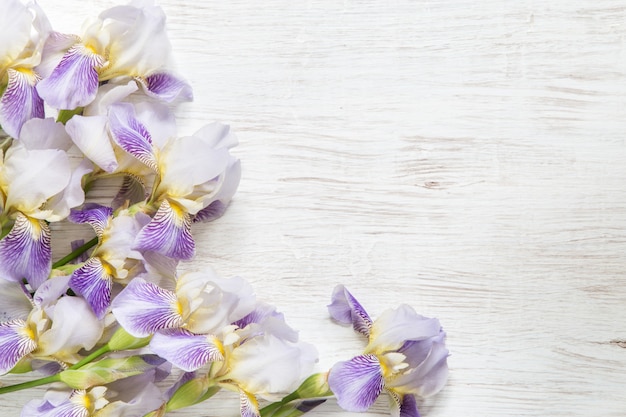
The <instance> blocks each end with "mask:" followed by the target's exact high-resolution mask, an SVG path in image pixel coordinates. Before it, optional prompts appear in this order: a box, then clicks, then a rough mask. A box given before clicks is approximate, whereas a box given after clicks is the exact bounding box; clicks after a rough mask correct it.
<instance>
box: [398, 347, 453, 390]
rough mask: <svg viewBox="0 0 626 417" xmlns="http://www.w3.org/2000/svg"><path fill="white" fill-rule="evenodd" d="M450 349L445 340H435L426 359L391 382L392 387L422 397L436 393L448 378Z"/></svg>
mask: <svg viewBox="0 0 626 417" xmlns="http://www.w3.org/2000/svg"><path fill="white" fill-rule="evenodd" d="M447 358H448V349H446V347H445V345H444V343H443V342H434V343H433V344H432V347H431V349H430V352H429V354H428V356H427V357H426V359H424V361H423V362H422V363H420V364H419V366H417V368H415V369H411V370H410V371H407V372H406V373H404V374H402V375H400V376H398V377H397V378H394V379H393V380H392V381H390V382H389V386H390V387H395V388H396V389H398V390H399V391H403V392H409V393H412V394H415V395H418V396H420V397H422V398H425V397H430V396H432V395H435V394H436V393H438V392H439V391H441V389H442V388H443V387H444V386H445V384H446V382H447V380H448V361H447Z"/></svg>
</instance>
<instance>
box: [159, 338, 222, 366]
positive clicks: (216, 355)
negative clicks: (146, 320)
mask: <svg viewBox="0 0 626 417" xmlns="http://www.w3.org/2000/svg"><path fill="white" fill-rule="evenodd" d="M220 344H221V343H220V342H219V341H217V339H215V338H213V337H212V336H207V335H197V334H194V333H191V332H190V331H187V330H184V329H170V330H162V331H159V332H157V333H155V334H154V336H153V337H152V340H151V341H150V349H152V351H153V352H154V353H156V354H157V355H159V356H160V357H162V358H163V359H167V360H168V361H169V362H171V363H172V364H173V365H174V366H176V367H178V368H180V369H182V370H183V371H186V372H191V371H195V370H196V369H199V368H201V367H203V366H204V365H206V364H207V363H209V362H214V361H222V360H224V356H223V354H222V352H221V351H220Z"/></svg>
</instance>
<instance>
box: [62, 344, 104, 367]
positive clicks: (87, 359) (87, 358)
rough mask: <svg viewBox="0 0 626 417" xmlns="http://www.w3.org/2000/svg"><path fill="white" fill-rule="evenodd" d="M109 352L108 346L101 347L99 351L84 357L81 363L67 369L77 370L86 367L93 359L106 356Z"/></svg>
mask: <svg viewBox="0 0 626 417" xmlns="http://www.w3.org/2000/svg"><path fill="white" fill-rule="evenodd" d="M110 351H111V348H110V347H109V345H108V344H106V345H104V346H102V347H101V348H100V349H98V350H96V351H94V352H92V353H91V354H90V355H88V356H85V357H84V358H83V359H82V360H81V361H79V362H77V363H75V364H74V365H72V366H70V367H69V369H79V368H81V367H82V366H84V365H87V364H88V363H90V362H92V361H93V360H94V359H98V358H99V357H100V356H102V355H106V354H107V353H109V352H110Z"/></svg>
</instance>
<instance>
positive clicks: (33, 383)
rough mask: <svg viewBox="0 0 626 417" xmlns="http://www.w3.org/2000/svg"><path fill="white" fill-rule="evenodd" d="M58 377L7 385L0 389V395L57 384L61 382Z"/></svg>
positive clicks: (51, 376) (52, 376)
mask: <svg viewBox="0 0 626 417" xmlns="http://www.w3.org/2000/svg"><path fill="white" fill-rule="evenodd" d="M59 375H60V374H55V375H50V376H47V377H44V378H40V379H35V380H33V381H28V382H22V383H21V384H15V385H7V386H5V387H0V394H6V393H8V392H15V391H21V390H23V389H28V388H33V387H38V386H40V385H46V384H51V383H53V382H58V381H60V380H61V378H60V377H59Z"/></svg>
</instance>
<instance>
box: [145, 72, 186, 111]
mask: <svg viewBox="0 0 626 417" xmlns="http://www.w3.org/2000/svg"><path fill="white" fill-rule="evenodd" d="M137 80H138V81H139V83H140V84H141V85H142V86H143V87H144V91H145V92H146V94H147V95H149V96H152V97H155V98H158V99H161V100H163V101H166V102H168V103H170V102H172V101H174V100H176V99H177V98H180V99H181V100H184V101H191V100H193V92H192V90H191V86H190V85H189V84H187V83H186V82H185V81H183V80H181V79H179V78H176V77H175V76H173V75H172V74H168V73H165V72H160V73H156V74H152V75H149V76H147V77H145V78H144V79H141V78H138V79H137Z"/></svg>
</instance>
